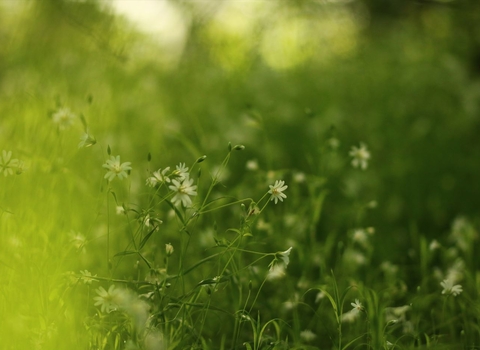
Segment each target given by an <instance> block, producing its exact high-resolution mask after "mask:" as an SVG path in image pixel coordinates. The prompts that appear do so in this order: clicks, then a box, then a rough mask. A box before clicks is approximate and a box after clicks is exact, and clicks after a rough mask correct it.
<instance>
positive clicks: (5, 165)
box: [0, 150, 19, 176]
mask: <svg viewBox="0 0 480 350" xmlns="http://www.w3.org/2000/svg"><path fill="white" fill-rule="evenodd" d="M18 166H19V161H18V159H12V151H8V152H7V151H5V150H3V151H2V156H1V157H0V173H3V175H4V176H8V175H13V170H14V169H17V168H18Z"/></svg>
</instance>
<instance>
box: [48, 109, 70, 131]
mask: <svg viewBox="0 0 480 350" xmlns="http://www.w3.org/2000/svg"><path fill="white" fill-rule="evenodd" d="M74 119H75V114H73V113H72V112H71V111H70V109H68V108H65V107H64V108H60V109H59V110H57V111H56V112H55V113H54V114H53V115H52V121H53V122H54V123H55V124H57V126H58V129H59V130H65V129H67V128H69V127H70V126H72V124H73V121H74Z"/></svg>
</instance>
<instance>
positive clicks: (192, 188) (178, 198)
mask: <svg viewBox="0 0 480 350" xmlns="http://www.w3.org/2000/svg"><path fill="white" fill-rule="evenodd" d="M192 184H193V179H189V178H188V177H186V178H185V179H183V180H182V181H181V182H180V181H177V180H176V179H173V180H172V185H170V186H168V188H169V189H171V190H172V191H173V192H175V195H174V196H173V198H172V203H173V204H175V205H177V204H180V203H182V204H183V206H184V207H188V206H190V205H192V200H191V198H190V196H196V195H197V192H196V189H197V186H196V185H192Z"/></svg>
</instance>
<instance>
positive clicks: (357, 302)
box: [350, 299, 363, 311]
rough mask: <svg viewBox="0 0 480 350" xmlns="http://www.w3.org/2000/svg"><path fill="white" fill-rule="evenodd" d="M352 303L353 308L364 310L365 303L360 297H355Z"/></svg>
mask: <svg viewBox="0 0 480 350" xmlns="http://www.w3.org/2000/svg"><path fill="white" fill-rule="evenodd" d="M350 305H352V307H353V310H357V311H362V310H363V305H362V303H361V302H360V300H358V299H355V302H353V303H350Z"/></svg>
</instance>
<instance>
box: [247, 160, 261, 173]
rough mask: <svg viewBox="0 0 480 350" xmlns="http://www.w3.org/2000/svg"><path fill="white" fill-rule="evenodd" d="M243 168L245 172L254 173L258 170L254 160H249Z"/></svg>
mask: <svg viewBox="0 0 480 350" xmlns="http://www.w3.org/2000/svg"><path fill="white" fill-rule="evenodd" d="M245 167H246V168H247V170H250V171H256V170H258V161H257V160H256V159H251V160H249V161H248V162H247V164H246V165H245Z"/></svg>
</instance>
